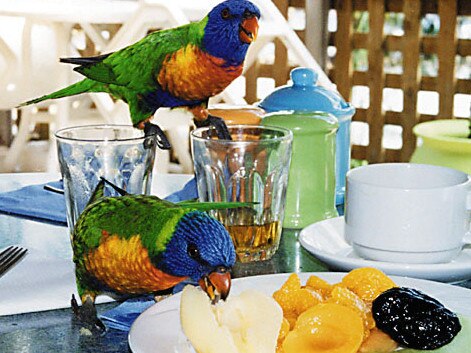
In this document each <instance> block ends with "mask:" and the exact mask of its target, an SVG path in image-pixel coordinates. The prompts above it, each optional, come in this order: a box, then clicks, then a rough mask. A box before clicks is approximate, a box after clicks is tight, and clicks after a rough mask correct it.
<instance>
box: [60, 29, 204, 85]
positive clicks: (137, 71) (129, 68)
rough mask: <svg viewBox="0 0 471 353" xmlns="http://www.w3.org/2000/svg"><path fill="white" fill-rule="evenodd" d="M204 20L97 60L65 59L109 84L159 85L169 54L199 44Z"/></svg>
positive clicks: (144, 40) (166, 32)
mask: <svg viewBox="0 0 471 353" xmlns="http://www.w3.org/2000/svg"><path fill="white" fill-rule="evenodd" d="M204 23H205V22H204V21H202V22H195V23H191V24H188V25H183V26H180V27H176V28H172V29H168V30H162V31H157V32H153V33H151V34H149V35H147V36H146V37H144V38H143V39H141V40H140V41H139V42H137V43H135V44H132V45H130V46H128V47H126V48H123V49H121V50H118V51H116V52H114V53H111V54H106V55H101V56H98V57H94V58H83V59H81V58H77V59H73V58H72V59H70V58H69V59H63V62H69V63H75V64H79V65H80V66H78V67H76V68H75V69H74V70H75V71H77V72H80V73H81V74H83V75H84V76H86V77H88V78H90V79H92V80H95V81H99V82H102V83H106V84H113V85H118V86H125V87H127V88H128V89H132V90H137V91H142V90H151V89H153V88H155V86H156V76H157V75H158V73H159V71H160V69H161V67H162V64H163V62H164V60H166V58H167V57H168V55H170V54H172V53H174V52H176V51H178V50H179V49H181V48H184V47H185V46H187V45H189V44H194V45H200V44H201V39H202V37H203V34H204Z"/></svg>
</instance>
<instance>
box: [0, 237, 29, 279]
mask: <svg viewBox="0 0 471 353" xmlns="http://www.w3.org/2000/svg"><path fill="white" fill-rule="evenodd" d="M27 252H28V249H24V248H22V247H20V246H14V245H11V246H9V247H8V248H6V249H4V250H3V251H2V252H0V277H1V276H2V275H3V274H4V273H5V272H7V271H8V270H9V269H10V268H12V267H13V265H15V264H16V263H17V262H19V261H20V260H21V259H22V258H23V257H24V256H25V255H26V253H27Z"/></svg>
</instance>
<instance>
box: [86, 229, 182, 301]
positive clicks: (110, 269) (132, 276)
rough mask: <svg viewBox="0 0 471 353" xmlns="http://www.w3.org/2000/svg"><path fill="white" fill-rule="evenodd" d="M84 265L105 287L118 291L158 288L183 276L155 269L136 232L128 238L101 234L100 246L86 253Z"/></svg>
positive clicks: (130, 291) (173, 283) (141, 290)
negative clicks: (102, 235)
mask: <svg viewBox="0 0 471 353" xmlns="http://www.w3.org/2000/svg"><path fill="white" fill-rule="evenodd" d="M85 267H86V269H87V271H88V272H89V273H91V274H92V275H93V276H94V277H96V278H97V279H98V280H100V281H101V282H103V283H104V284H105V285H106V286H108V287H109V288H112V289H113V290H115V291H117V292H120V293H129V294H141V293H151V292H156V291H161V290H165V289H168V288H171V287H173V286H175V285H176V284H177V283H179V282H181V281H182V280H184V279H185V277H176V276H172V275H169V274H166V273H164V272H162V271H160V270H159V269H157V268H155V267H154V266H153V264H152V263H151V261H150V259H149V255H148V251H147V249H146V248H144V247H143V246H142V244H141V241H140V239H139V236H138V235H135V236H133V237H131V238H129V239H122V238H120V237H118V236H117V235H108V236H104V238H103V241H102V243H101V244H100V246H99V247H98V248H97V249H95V250H94V251H93V252H90V253H89V254H87V255H86V261H85Z"/></svg>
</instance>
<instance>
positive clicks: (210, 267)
mask: <svg viewBox="0 0 471 353" xmlns="http://www.w3.org/2000/svg"><path fill="white" fill-rule="evenodd" d="M235 258H236V254H235V249H234V245H233V243H232V240H231V237H230V235H229V233H228V232H227V230H226V228H224V226H223V225H222V224H221V222H219V221H217V220H216V219H214V218H212V217H210V216H209V215H208V214H207V213H205V212H201V211H192V212H189V213H187V214H186V215H185V216H183V217H182V218H181V220H180V221H179V222H178V224H177V226H176V228H175V231H174V233H173V237H172V238H171V239H170V241H169V242H168V244H167V247H166V250H165V252H164V253H163V254H162V257H161V262H160V266H159V267H160V268H161V269H162V270H163V271H164V272H166V273H169V274H171V275H174V276H181V277H190V278H191V279H192V280H194V281H199V283H200V285H201V287H202V288H203V289H204V290H206V291H207V292H208V294H209V296H210V297H211V299H213V300H214V299H215V298H214V296H219V297H221V298H223V299H225V297H226V296H227V295H228V294H229V290H230V272H229V271H230V268H231V267H232V266H233V265H234V263H235ZM212 294H214V295H212Z"/></svg>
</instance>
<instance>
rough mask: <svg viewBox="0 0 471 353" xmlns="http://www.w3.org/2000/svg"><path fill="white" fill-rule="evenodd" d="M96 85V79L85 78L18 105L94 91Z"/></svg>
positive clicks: (19, 106)
mask: <svg viewBox="0 0 471 353" xmlns="http://www.w3.org/2000/svg"><path fill="white" fill-rule="evenodd" d="M94 85H95V82H94V81H92V80H87V79H85V80H82V81H79V82H77V83H74V84H72V85H70V86H67V87H65V88H62V89H60V90H58V91H55V92H52V93H50V94H46V95H44V96H41V97H38V98H35V99H31V100H29V101H27V102H24V103H21V104H20V105H18V106H17V108H21V107H24V106H27V105H30V104H36V103H39V102H42V101H45V100H48V99H57V98H63V97H68V96H74V95H76V94H80V93H84V92H92V91H93V86H94Z"/></svg>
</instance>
